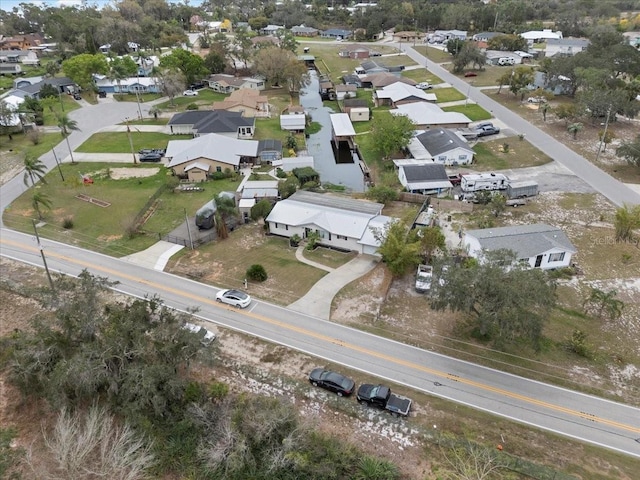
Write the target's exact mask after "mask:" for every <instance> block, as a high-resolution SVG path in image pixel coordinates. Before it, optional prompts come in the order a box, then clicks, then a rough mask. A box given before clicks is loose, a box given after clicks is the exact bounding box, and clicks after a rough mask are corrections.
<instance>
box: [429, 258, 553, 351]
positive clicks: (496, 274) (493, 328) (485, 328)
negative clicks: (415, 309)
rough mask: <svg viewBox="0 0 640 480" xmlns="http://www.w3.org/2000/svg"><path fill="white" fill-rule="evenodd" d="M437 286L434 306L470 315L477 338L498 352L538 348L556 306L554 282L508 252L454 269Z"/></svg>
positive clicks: (433, 291)
mask: <svg viewBox="0 0 640 480" xmlns="http://www.w3.org/2000/svg"><path fill="white" fill-rule="evenodd" d="M442 279H443V281H442V282H439V283H437V282H434V283H433V284H432V290H431V293H432V299H431V307H432V308H434V309H436V310H445V309H449V310H451V311H460V312H464V313H466V314H468V318H469V327H470V328H471V331H472V333H473V334H474V335H477V336H478V337H480V338H483V339H486V340H487V341H490V342H491V343H492V344H493V345H494V346H496V347H498V348H502V347H505V346H506V345H507V344H512V343H514V342H518V341H524V342H526V343H528V344H530V345H531V346H533V347H534V348H539V346H540V341H541V340H542V330H543V326H544V323H545V322H546V320H547V319H548V317H549V315H550V313H551V310H552V308H553V307H554V305H555V302H556V294H555V288H556V286H555V283H554V281H553V280H551V279H550V278H549V277H548V276H547V275H546V273H545V272H543V271H542V270H540V269H538V268H528V265H527V266H524V265H522V264H520V263H518V261H517V258H516V256H515V254H514V253H513V252H511V251H508V250H498V251H493V252H484V258H483V260H482V261H481V262H470V263H469V264H468V265H467V266H451V267H450V268H448V269H447V271H446V272H445V273H444V274H443V276H442Z"/></svg>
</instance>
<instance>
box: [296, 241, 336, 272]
mask: <svg viewBox="0 0 640 480" xmlns="http://www.w3.org/2000/svg"><path fill="white" fill-rule="evenodd" d="M304 249H305V246H304V245H300V246H299V247H298V248H297V249H296V258H297V259H298V261H299V262H302V263H306V264H307V265H311V266H312V267H315V268H319V269H320V270H324V271H325V272H333V271H335V268H331V267H327V266H326V265H323V264H321V263H318V262H314V261H313V260H309V259H308V258H306V257H305V256H304Z"/></svg>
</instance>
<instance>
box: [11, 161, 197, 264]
mask: <svg viewBox="0 0 640 480" xmlns="http://www.w3.org/2000/svg"><path fill="white" fill-rule="evenodd" d="M119 167H123V168H126V169H127V171H128V172H133V171H137V172H141V173H151V172H153V173H152V174H151V175H150V176H146V177H142V176H141V177H138V178H126V179H122V180H114V179H112V178H111V176H113V177H114V178H115V176H116V173H117V172H118V170H117V169H118V168H119ZM61 168H62V172H63V175H64V178H65V181H64V182H63V181H62V179H61V178H60V175H59V173H58V171H57V170H54V171H51V172H49V173H48V174H47V175H46V177H45V179H46V181H47V184H46V185H45V184H42V183H38V184H37V185H36V187H35V188H29V189H28V190H27V191H26V192H25V193H23V194H22V195H21V196H20V197H19V198H18V199H16V201H15V202H14V203H12V204H11V206H10V207H9V208H7V210H6V211H5V214H4V217H3V218H4V221H5V223H6V224H7V225H8V226H9V227H11V228H14V229H16V230H19V231H22V232H29V233H33V225H32V224H31V220H32V219H37V214H36V212H35V210H34V208H33V206H32V198H33V194H34V193H35V192H39V193H42V194H44V195H45V196H46V197H47V198H48V199H49V200H50V201H51V210H46V209H45V210H43V214H44V222H46V224H45V225H44V226H42V227H41V228H40V229H39V232H40V234H41V235H42V236H44V237H47V238H52V239H55V240H60V241H62V242H64V243H71V244H74V245H78V246H80V247H82V248H87V249H90V250H94V251H99V252H103V253H107V254H110V255H114V256H118V257H119V256H123V255H129V254H131V253H134V252H136V251H139V250H142V249H145V248H147V247H149V246H150V245H152V244H153V243H154V242H156V241H157V240H158V239H157V237H155V238H153V237H145V236H135V237H133V238H131V239H130V238H129V237H128V236H127V230H128V227H129V225H130V224H131V222H132V221H133V219H134V218H135V217H136V215H138V214H139V213H140V211H141V210H142V209H143V207H144V206H145V204H146V203H147V202H148V201H149V198H150V197H151V196H152V195H153V194H154V193H156V192H157V191H158V189H160V188H162V187H163V185H165V184H166V182H167V172H166V170H165V168H164V167H162V166H157V165H156V166H151V165H136V166H132V165H131V164H115V163H79V164H69V163H66V164H63V165H61ZM82 175H89V176H91V178H93V181H94V183H93V184H92V185H84V184H83V183H82V180H81V178H82ZM78 195H85V196H87V197H91V198H95V199H97V200H100V201H102V202H107V203H108V204H109V206H107V207H100V206H98V205H96V204H93V203H89V202H87V201H83V200H80V199H79V198H76V196H78ZM183 215H184V214H183ZM65 219H71V221H72V222H73V228H69V229H64V228H63V223H64V221H65Z"/></svg>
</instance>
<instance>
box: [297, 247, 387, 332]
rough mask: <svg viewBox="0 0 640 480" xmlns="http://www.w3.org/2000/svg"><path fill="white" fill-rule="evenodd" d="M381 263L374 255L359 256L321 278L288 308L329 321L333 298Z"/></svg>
mask: <svg viewBox="0 0 640 480" xmlns="http://www.w3.org/2000/svg"><path fill="white" fill-rule="evenodd" d="M379 261H380V259H379V258H378V257H375V256H373V255H358V256H357V257H356V258H354V259H353V260H351V261H350V262H347V263H345V264H344V265H342V266H341V267H340V268H336V269H335V270H333V271H332V272H330V273H329V274H328V275H325V276H324V277H323V278H321V279H320V280H319V281H318V282H316V284H315V285H314V286H313V287H311V290H309V291H308V292H307V294H306V295H305V296H304V297H302V298H300V299H298V300H296V301H295V302H293V303H292V304H291V305H289V306H288V307H287V308H290V309H291V310H295V311H296V312H300V313H304V314H306V315H311V316H312V317H318V318H322V319H324V320H329V318H330V316H331V302H333V297H335V296H336V294H337V293H338V292H339V291H340V290H342V288H343V287H345V286H346V285H348V284H349V283H351V282H353V281H354V280H356V279H358V278H360V277H362V276H363V275H364V274H366V273H367V272H369V271H371V270H372V269H373V268H374V267H375V266H376V265H377V264H378V262H379Z"/></svg>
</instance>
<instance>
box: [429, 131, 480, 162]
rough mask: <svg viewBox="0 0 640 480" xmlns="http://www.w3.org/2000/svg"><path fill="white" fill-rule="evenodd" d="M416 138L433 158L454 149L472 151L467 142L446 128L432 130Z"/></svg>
mask: <svg viewBox="0 0 640 480" xmlns="http://www.w3.org/2000/svg"><path fill="white" fill-rule="evenodd" d="M416 138H417V139H418V140H419V141H420V143H422V145H424V148H426V149H427V151H428V152H429V153H430V154H431V155H433V156H436V155H439V154H441V153H444V152H450V151H451V150H453V149H454V148H465V149H467V150H471V148H469V145H468V144H467V142H465V141H464V140H462V139H461V138H460V137H458V135H456V134H455V133H454V132H452V131H451V130H448V129H446V128H434V129H430V130H427V131H426V132H424V133H421V134H420V135H418V136H417V137H416Z"/></svg>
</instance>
